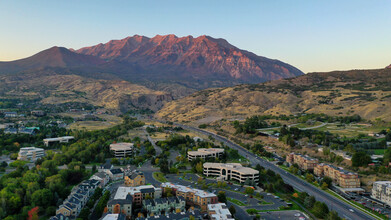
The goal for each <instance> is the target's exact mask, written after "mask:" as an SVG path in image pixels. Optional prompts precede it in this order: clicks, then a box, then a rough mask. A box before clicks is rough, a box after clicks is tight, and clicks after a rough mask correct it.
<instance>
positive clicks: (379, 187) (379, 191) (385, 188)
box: [371, 181, 391, 206]
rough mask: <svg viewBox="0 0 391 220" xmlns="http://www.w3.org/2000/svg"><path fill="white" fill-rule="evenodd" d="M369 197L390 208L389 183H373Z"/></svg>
mask: <svg viewBox="0 0 391 220" xmlns="http://www.w3.org/2000/svg"><path fill="white" fill-rule="evenodd" d="M371 197H372V198H374V199H377V200H380V201H382V202H384V203H385V204H387V205H389V206H391V181H377V182H374V183H373V186H372V194H371Z"/></svg>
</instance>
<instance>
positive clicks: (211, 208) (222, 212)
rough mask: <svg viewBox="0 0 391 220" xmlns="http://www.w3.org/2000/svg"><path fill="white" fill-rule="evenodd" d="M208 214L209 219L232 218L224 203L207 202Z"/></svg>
mask: <svg viewBox="0 0 391 220" xmlns="http://www.w3.org/2000/svg"><path fill="white" fill-rule="evenodd" d="M208 216H209V218H210V219H211V220H234V218H233V217H232V215H231V212H230V211H229V209H228V208H227V205H226V204H225V203H216V204H209V205H208Z"/></svg>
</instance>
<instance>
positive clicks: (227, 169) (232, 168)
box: [204, 163, 259, 184]
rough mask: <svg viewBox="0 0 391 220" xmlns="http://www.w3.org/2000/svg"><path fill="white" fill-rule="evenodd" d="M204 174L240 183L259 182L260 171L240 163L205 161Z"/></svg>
mask: <svg viewBox="0 0 391 220" xmlns="http://www.w3.org/2000/svg"><path fill="white" fill-rule="evenodd" d="M204 175H205V176H215V177H219V178H221V179H222V180H234V181H238V182H239V183H249V184H250V183H258V180H259V171H258V170H254V169H252V168H249V167H243V166H242V165H241V164H240V163H204Z"/></svg>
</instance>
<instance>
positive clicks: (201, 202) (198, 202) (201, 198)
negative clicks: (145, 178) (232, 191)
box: [161, 182, 218, 212]
mask: <svg viewBox="0 0 391 220" xmlns="http://www.w3.org/2000/svg"><path fill="white" fill-rule="evenodd" d="M161 187H162V189H163V192H164V190H167V188H170V189H172V191H173V194H174V195H175V196H178V197H180V196H181V197H183V198H185V200H186V203H187V205H190V206H194V205H195V206H199V207H200V208H201V211H203V212H206V211H207V210H208V205H209V204H216V203H217V202H218V199H217V196H216V195H215V194H213V193H210V192H207V191H203V190H199V189H194V188H190V187H186V186H182V185H176V184H173V183H170V182H167V183H162V185H161Z"/></svg>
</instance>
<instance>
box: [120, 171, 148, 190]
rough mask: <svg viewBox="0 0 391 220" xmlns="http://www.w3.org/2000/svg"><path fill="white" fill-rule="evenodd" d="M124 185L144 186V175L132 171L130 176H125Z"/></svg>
mask: <svg viewBox="0 0 391 220" xmlns="http://www.w3.org/2000/svg"><path fill="white" fill-rule="evenodd" d="M125 185H126V186H133V187H136V186H142V185H145V176H144V173H143V172H140V171H134V172H132V173H131V174H130V175H127V176H125Z"/></svg>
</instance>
